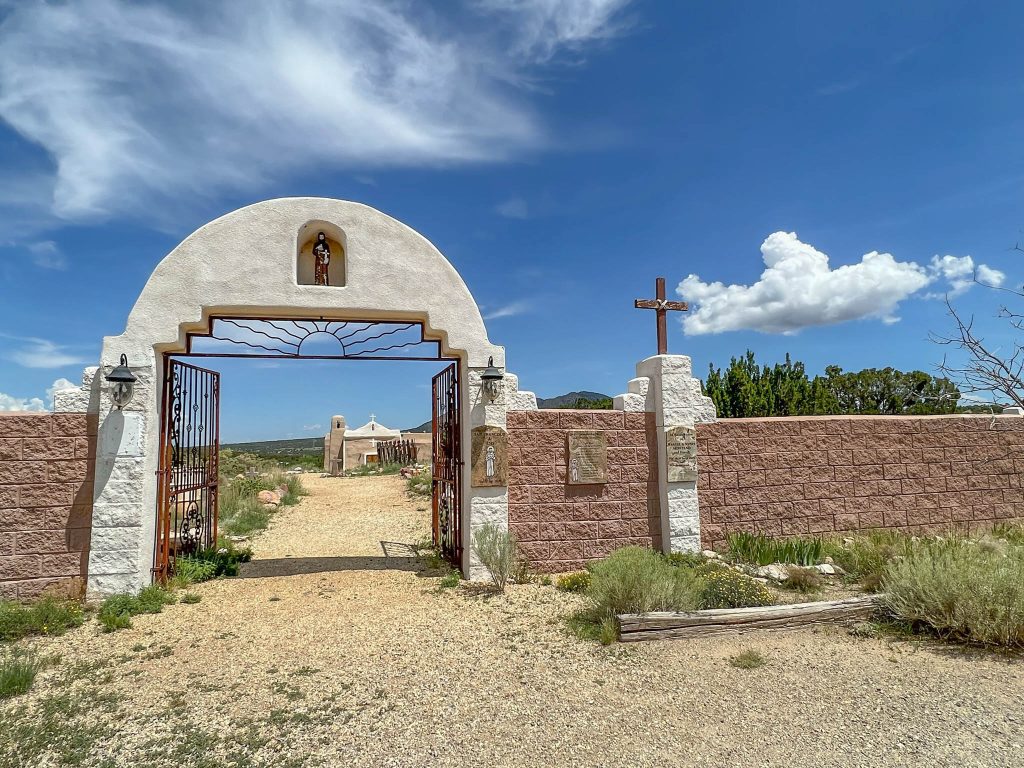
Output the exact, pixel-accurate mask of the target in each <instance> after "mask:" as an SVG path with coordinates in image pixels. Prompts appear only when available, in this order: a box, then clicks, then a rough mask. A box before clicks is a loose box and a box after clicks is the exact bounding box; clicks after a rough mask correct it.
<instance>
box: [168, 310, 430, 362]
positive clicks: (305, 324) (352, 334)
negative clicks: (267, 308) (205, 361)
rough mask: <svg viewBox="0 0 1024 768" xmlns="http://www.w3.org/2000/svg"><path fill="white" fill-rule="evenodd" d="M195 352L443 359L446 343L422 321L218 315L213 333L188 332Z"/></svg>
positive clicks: (209, 354) (191, 351) (212, 325)
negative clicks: (428, 333)
mask: <svg viewBox="0 0 1024 768" xmlns="http://www.w3.org/2000/svg"><path fill="white" fill-rule="evenodd" d="M188 354H189V355H190V356H193V357H254V358H267V357H293V358H305V359H320V360H441V359H443V358H442V356H441V343H440V341H437V340H435V339H424V338H423V324H422V323H419V322H350V321H345V320H285V319H274V318H245V317H215V318H213V319H212V320H211V322H210V332H209V333H196V334H191V333H190V334H189V336H188Z"/></svg>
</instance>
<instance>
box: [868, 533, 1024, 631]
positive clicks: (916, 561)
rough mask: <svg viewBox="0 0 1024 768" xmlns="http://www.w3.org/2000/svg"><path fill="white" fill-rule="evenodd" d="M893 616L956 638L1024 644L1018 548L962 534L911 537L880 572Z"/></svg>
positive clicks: (1023, 562) (1022, 563)
mask: <svg viewBox="0 0 1024 768" xmlns="http://www.w3.org/2000/svg"><path fill="white" fill-rule="evenodd" d="M882 591H883V592H884V597H883V601H884V605H885V607H886V609H887V611H888V612H889V613H890V614H891V615H892V616H893V617H895V618H896V619H897V620H900V621H905V622H909V623H911V624H912V625H913V626H914V627H915V628H918V629H924V630H927V631H929V632H932V633H934V634H936V635H938V636H939V637H943V638H948V639H951V640H956V641H963V642H972V643H981V644H984V645H996V646H1005V647H1015V648H1021V647H1024V548H1022V547H1012V548H1010V550H1009V551H1007V552H1006V553H1005V554H1001V553H998V552H993V551H991V550H987V549H986V548H984V547H981V546H979V545H978V543H977V542H974V541H969V540H963V539H945V540H943V539H935V540H930V541H919V542H916V543H915V544H914V545H913V546H912V547H911V549H910V551H909V552H908V553H907V554H906V555H905V556H903V557H900V558H898V559H894V560H892V561H891V562H890V563H889V564H888V566H887V567H886V569H885V573H884V575H883V577H882Z"/></svg>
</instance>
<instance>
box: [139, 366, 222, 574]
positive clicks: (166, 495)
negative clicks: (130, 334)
mask: <svg viewBox="0 0 1024 768" xmlns="http://www.w3.org/2000/svg"><path fill="white" fill-rule="evenodd" d="M161 414H162V416H161V424H160V469H159V470H158V472H157V476H158V491H157V493H158V496H157V529H156V558H155V562H154V564H153V575H154V577H155V578H156V579H158V580H161V581H162V580H164V579H166V578H167V577H168V576H169V575H171V573H172V572H173V570H174V560H175V558H176V557H179V556H181V555H187V554H191V553H193V552H195V551H196V550H198V549H200V548H204V547H209V546H212V545H213V544H214V543H215V542H216V540H217V491H218V488H217V471H218V466H217V465H218V458H219V455H218V454H219V449H220V374H219V373H217V372H216V371H209V370H207V369H205V368H198V367H197V366H194V365H189V364H188V363H183V362H180V361H179V360H168V361H167V365H166V366H165V374H164V390H163V410H162V411H161Z"/></svg>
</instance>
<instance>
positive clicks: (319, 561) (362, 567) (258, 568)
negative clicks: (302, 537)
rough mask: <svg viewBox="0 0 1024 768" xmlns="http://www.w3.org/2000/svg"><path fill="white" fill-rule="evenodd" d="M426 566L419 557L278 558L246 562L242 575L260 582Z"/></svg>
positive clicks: (243, 565) (408, 569)
mask: <svg viewBox="0 0 1024 768" xmlns="http://www.w3.org/2000/svg"><path fill="white" fill-rule="evenodd" d="M422 567H423V566H422V565H420V563H419V562H418V561H417V560H416V558H415V557H376V556H373V555H358V556H355V557H278V558H272V559H269V560H253V561H251V562H248V563H243V564H242V565H241V567H240V569H239V573H238V576H239V578H242V579H259V578H263V577H266V576H298V575H300V574H305V573H328V572H331V571H419V570H421V569H422Z"/></svg>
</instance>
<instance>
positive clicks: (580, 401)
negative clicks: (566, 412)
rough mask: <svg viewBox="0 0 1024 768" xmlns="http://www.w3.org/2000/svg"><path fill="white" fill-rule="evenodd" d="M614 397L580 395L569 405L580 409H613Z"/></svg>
mask: <svg viewBox="0 0 1024 768" xmlns="http://www.w3.org/2000/svg"><path fill="white" fill-rule="evenodd" d="M612 405H613V403H612V399H611V398H610V397H602V398H598V399H593V400H592V399H590V398H588V397H578V398H576V401H575V402H574V403H573V404H572V405H569V406H567V407H568V408H572V409H574V410H578V411H610V410H611V409H612Z"/></svg>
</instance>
